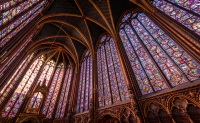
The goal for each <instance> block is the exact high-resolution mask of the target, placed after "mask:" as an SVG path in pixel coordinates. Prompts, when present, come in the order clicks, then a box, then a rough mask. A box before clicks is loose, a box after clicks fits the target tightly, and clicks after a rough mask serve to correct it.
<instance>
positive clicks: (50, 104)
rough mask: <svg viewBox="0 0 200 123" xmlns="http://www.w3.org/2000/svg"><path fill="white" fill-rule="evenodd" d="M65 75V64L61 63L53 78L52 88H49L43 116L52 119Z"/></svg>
mask: <svg viewBox="0 0 200 123" xmlns="http://www.w3.org/2000/svg"><path fill="white" fill-rule="evenodd" d="M63 74H64V64H63V63H60V64H59V65H58V66H57V68H56V71H55V74H54V76H53V79H52V82H51V86H50V88H49V93H48V96H47V98H46V100H45V103H44V107H43V109H42V114H44V115H46V118H48V119H51V118H52V114H53V112H54V108H55V104H56V101H57V97H58V93H59V91H60V87H61V83H62V79H63Z"/></svg>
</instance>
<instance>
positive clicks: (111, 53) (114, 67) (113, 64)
mask: <svg viewBox="0 0 200 123" xmlns="http://www.w3.org/2000/svg"><path fill="white" fill-rule="evenodd" d="M110 40H111V39H109V44H108V47H109V50H110V56H111V60H112V67H113V70H114V75H115V81H116V84H117V90H118V94H119V98H120V101H122V99H121V92H120V88H119V84H118V80H117V79H118V78H117V75H116V72H115V69H116V66H115V64H117V63H114V56H113V51H112V48H111V46H110ZM113 42H114V41H113ZM114 46H115V45H114ZM120 67H121V64H120Z"/></svg>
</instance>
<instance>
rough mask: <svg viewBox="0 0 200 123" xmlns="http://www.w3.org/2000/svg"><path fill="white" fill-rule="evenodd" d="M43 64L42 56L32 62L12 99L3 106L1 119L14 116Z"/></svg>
mask: <svg viewBox="0 0 200 123" xmlns="http://www.w3.org/2000/svg"><path fill="white" fill-rule="evenodd" d="M43 62H44V56H41V57H39V58H38V59H37V60H36V61H35V62H33V64H32V65H31V67H30V68H29V70H28V71H27V72H26V74H25V76H24V77H23V79H22V81H21V82H20V84H19V85H18V87H17V89H16V90H15V92H14V93H13V94H12V97H11V98H10V100H9V101H8V103H7V105H6V106H5V109H4V110H3V113H2V116H3V117H7V116H8V117H15V116H16V114H17V112H18V110H19V108H20V107H21V104H22V103H23V101H24V99H25V97H26V94H27V92H28V91H29V89H30V87H31V85H32V84H33V82H34V79H35V77H36V76H37V74H38V72H39V70H40V67H41V66H42V64H43Z"/></svg>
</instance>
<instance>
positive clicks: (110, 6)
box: [32, 0, 134, 64]
mask: <svg viewBox="0 0 200 123" xmlns="http://www.w3.org/2000/svg"><path fill="white" fill-rule="evenodd" d="M133 7H134V4H132V3H131V2H129V0H54V1H53V2H52V4H51V6H50V7H49V9H48V10H47V11H46V13H45V14H44V16H43V17H42V18H41V19H40V20H39V21H38V22H37V25H36V26H37V28H38V31H37V33H36V35H35V36H34V38H33V41H34V43H33V44H32V48H34V49H35V50H36V49H37V50H38V51H39V52H48V53H54V51H55V52H58V51H62V52H63V54H64V55H66V57H67V58H68V60H72V61H73V62H74V63H78V64H79V62H80V59H81V56H82V55H83V53H84V51H85V50H86V49H89V50H90V52H91V53H94V49H95V45H96V43H97V41H98V38H99V37H100V36H101V35H102V34H103V33H105V32H107V33H109V34H110V35H116V31H115V30H116V29H115V27H116V24H117V22H118V19H119V18H120V16H121V14H122V13H123V12H125V11H126V10H128V9H130V8H133ZM59 49H62V50H59Z"/></svg>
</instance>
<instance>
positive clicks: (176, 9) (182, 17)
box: [153, 0, 200, 35]
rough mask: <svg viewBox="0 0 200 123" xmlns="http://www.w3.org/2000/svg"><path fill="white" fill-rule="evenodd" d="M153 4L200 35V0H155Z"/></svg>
mask: <svg viewBox="0 0 200 123" xmlns="http://www.w3.org/2000/svg"><path fill="white" fill-rule="evenodd" d="M153 5H154V6H155V7H156V8H158V9H159V10H161V11H162V12H164V13H165V14H167V15H168V16H170V17H171V18H173V19H174V20H176V21H177V22H179V23H180V24H182V25H184V26H185V27H187V28H188V29H190V30H192V31H193V32H195V33H196V34H198V35H200V2H199V0H154V1H153Z"/></svg>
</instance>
